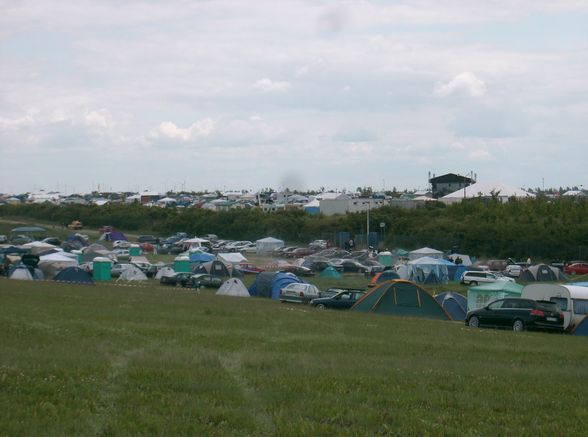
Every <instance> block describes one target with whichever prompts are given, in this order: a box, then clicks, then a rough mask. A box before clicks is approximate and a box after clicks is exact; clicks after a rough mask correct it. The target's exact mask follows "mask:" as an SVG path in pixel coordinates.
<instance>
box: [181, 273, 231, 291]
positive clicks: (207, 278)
mask: <svg viewBox="0 0 588 437" xmlns="http://www.w3.org/2000/svg"><path fill="white" fill-rule="evenodd" d="M222 283H223V280H222V278H219V277H218V276H212V275H209V274H208V273H198V274H196V275H192V276H191V277H190V280H189V281H188V283H187V284H186V286H188V287H192V288H200V287H210V288H218V287H220V286H221V285H222Z"/></svg>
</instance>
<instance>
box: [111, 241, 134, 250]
mask: <svg viewBox="0 0 588 437" xmlns="http://www.w3.org/2000/svg"><path fill="white" fill-rule="evenodd" d="M129 247H131V243H129V242H128V241H127V240H115V241H113V242H112V248H113V249H128V248H129Z"/></svg>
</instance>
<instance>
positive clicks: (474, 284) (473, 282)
mask: <svg viewBox="0 0 588 437" xmlns="http://www.w3.org/2000/svg"><path fill="white" fill-rule="evenodd" d="M470 285H473V286H474V287H475V286H476V285H478V281H470Z"/></svg>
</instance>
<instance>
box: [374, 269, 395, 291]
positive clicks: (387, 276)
mask: <svg viewBox="0 0 588 437" xmlns="http://www.w3.org/2000/svg"><path fill="white" fill-rule="evenodd" d="M393 279H400V276H399V275H398V273H396V272H395V271H394V270H384V271H383V272H380V273H376V275H375V276H374V277H373V278H372V280H371V281H370V284H369V287H375V286H376V285H378V284H381V283H382V282H386V281H391V280H393Z"/></svg>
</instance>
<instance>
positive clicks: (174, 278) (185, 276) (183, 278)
mask: <svg viewBox="0 0 588 437" xmlns="http://www.w3.org/2000/svg"><path fill="white" fill-rule="evenodd" d="M192 276H193V274H192V272H176V273H174V274H173V275H170V276H162V277H161V278H159V283H160V284H161V285H170V286H172V287H176V286H178V285H181V286H182V287H187V286H188V284H189V283H190V280H191V278H192Z"/></svg>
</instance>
